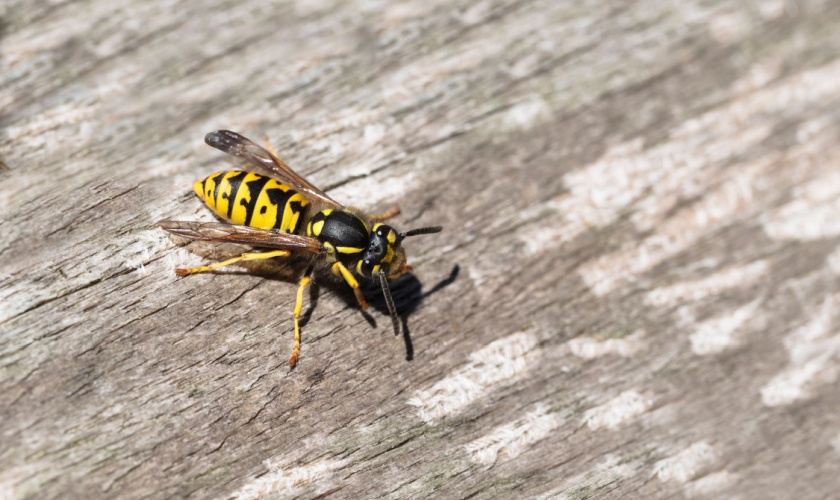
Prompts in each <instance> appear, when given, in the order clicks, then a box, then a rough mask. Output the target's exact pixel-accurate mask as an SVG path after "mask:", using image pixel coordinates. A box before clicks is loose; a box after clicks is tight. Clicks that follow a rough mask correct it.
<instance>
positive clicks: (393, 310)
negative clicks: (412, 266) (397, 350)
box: [379, 271, 400, 336]
mask: <svg viewBox="0 0 840 500" xmlns="http://www.w3.org/2000/svg"><path fill="white" fill-rule="evenodd" d="M379 284H380V285H382V294H383V295H385V303H386V304H388V313H389V314H390V315H391V323H393V325H394V336H397V335H399V334H400V319H399V316H397V306H395V305H394V298H393V297H391V287H389V286H388V278H387V277H386V276H385V273H384V272H381V271H380V273H379Z"/></svg>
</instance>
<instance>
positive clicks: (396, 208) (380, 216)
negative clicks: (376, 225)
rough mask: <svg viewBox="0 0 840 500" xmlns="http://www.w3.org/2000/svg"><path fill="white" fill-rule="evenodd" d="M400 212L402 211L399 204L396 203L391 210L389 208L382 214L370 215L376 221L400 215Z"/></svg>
mask: <svg viewBox="0 0 840 500" xmlns="http://www.w3.org/2000/svg"><path fill="white" fill-rule="evenodd" d="M399 213H400V207H399V205H394V206H393V207H391V209H390V210H388V211H387V212H385V213H381V214H378V215H376V214H371V215H370V216H369V217H370V219H371V220H374V221H377V222H378V221H383V220H388V219H390V218H391V217H393V216H395V215H399Z"/></svg>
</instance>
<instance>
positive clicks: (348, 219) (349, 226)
mask: <svg viewBox="0 0 840 500" xmlns="http://www.w3.org/2000/svg"><path fill="white" fill-rule="evenodd" d="M204 142H206V143H207V144H208V145H210V146H212V147H214V148H216V149H218V150H220V151H222V152H224V153H227V154H230V155H233V156H236V157H239V158H242V159H244V160H246V161H247V162H248V163H249V165H251V166H253V167H257V168H258V169H259V170H260V171H261V173H257V172H250V171H240V170H231V171H225V172H217V173H215V174H212V175H210V176H208V177H206V178H204V179H202V180H199V181H197V182H196V183H195V184H193V191H195V193H196V194H197V195H198V197H199V198H201V200H202V201H203V202H204V203H205V204H206V205H207V207H208V208H210V209H211V210H212V211H213V212H214V213H215V215H216V216H217V217H218V218H219V219H221V220H222V221H224V222H191V221H162V222H160V223H159V224H160V226H161V227H162V228H163V229H165V230H166V231H169V232H170V233H173V234H176V235H178V236H182V237H185V238H188V239H191V240H199V241H213V242H227V243H239V244H245V245H249V246H251V247H253V248H255V249H260V250H262V251H249V252H245V253H243V254H242V255H240V256H238V257H235V258H232V259H229V260H225V261H223V262H217V263H214V264H210V265H205V266H199V267H193V268H189V269H180V268H179V269H176V270H175V272H176V274H177V275H178V276H187V275H190V274H195V273H202V272H206V271H212V270H214V269H219V268H220V267H224V266H228V265H230V264H234V263H236V262H241V261H254V260H262V259H270V258H274V257H292V256H293V255H297V256H303V257H304V258H306V259H308V261H309V265H308V267H307V268H306V271H305V272H304V274H303V276H302V277H301V278H300V282H299V286H298V292H297V299H296V301H295V309H294V331H295V337H294V347H293V349H292V357H291V358H290V359H289V365H290V366H291V367H294V366H295V364H296V363H297V360H298V356H299V354H300V325H299V323H298V320H299V318H300V312H301V308H302V305H303V291H304V289H305V288H306V286H307V285H308V284H309V283H310V281H311V279H312V277H313V275H314V276H318V275H327V276H329V275H333V276H335V277H338V278H340V279H341V280H343V281H344V282H346V283H347V284H348V285H349V286H350V287H351V288H352V289H353V292H354V294H355V296H356V300H357V301H358V303H359V305H360V306H361V308H362V309H367V302H366V301H365V298H364V296H363V295H362V290H361V286H360V284H359V281H360V280H373V281H374V282H375V281H378V282H379V285H380V286H381V287H382V292H383V295H384V297H385V302H386V304H387V306H388V312H389V314H390V317H391V322H392V323H393V327H394V333H395V334H397V335H398V334H399V331H400V330H399V328H400V327H399V320H398V317H397V309H396V306H395V305H394V300H393V298H392V297H391V292H390V288H389V285H388V282H389V280H394V279H396V278H398V277H399V276H402V275H403V274H405V273H406V272H409V271H411V270H412V269H411V267H410V266H409V265H408V264H407V263H406V256H405V249H404V248H403V247H402V241H403V240H404V239H405V238H407V237H409V236H416V235H420V234H431V233H437V232H440V231H441V230H442V228H441V227H440V226H434V227H422V228H419V229H412V230H411V231H406V232H404V233H401V232H399V231H397V230H396V229H394V228H393V227H391V226H389V225H386V224H383V221H385V220H387V219H389V218H391V217H393V216H395V215H397V214H398V213H399V207H394V208H392V209H391V210H389V211H387V212H385V213H383V214H380V215H372V214H368V213H365V212H363V211H361V210H358V209H356V208H352V207H347V206H344V205H342V204H340V203H338V202H337V201H335V200H333V199H332V198H330V197H329V196H327V195H326V194H325V193H324V192H323V191H321V190H320V189H318V188H317V187H315V186H314V185H312V184H311V183H309V182H308V181H307V180H306V179H304V178H303V177H301V176H300V175H298V174H297V173H295V171H294V170H292V169H291V168H289V166H288V165H286V164H285V163H283V161H282V160H280V158H279V157H278V155H277V153H276V152H275V151H274V149H273V148H272V147H271V145H270V144H268V143H267V144H266V147H267V148H268V149H264V148H262V147H260V146H258V145H256V144H254V143H253V142H252V141H250V140H249V139H246V138H245V137H243V136H241V135H239V134H237V133H235V132H231V131H229V130H218V131H216V132H210V133H209V134H207V135H206V136H205V137H204Z"/></svg>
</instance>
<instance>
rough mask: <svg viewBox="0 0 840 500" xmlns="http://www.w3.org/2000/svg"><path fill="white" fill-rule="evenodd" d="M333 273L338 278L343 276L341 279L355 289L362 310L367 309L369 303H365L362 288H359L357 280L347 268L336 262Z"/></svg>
mask: <svg viewBox="0 0 840 500" xmlns="http://www.w3.org/2000/svg"><path fill="white" fill-rule="evenodd" d="M332 272H333V274H335V275H336V276H337V275H339V274H341V277H342V278H344V281H346V282H347V284H348V285H350V288H352V289H353V293H355V294H356V300H357V301H359V305H360V306H361V307H362V309H367V306H368V305H367V301H365V298H364V297H363V296H362V288H361V287H360V286H359V282H358V281H356V278H355V277H354V276H353V275H352V274H351V273H350V271H348V270H347V268H346V267H344V264H342V263H341V262H336V263H335V264H333V265H332Z"/></svg>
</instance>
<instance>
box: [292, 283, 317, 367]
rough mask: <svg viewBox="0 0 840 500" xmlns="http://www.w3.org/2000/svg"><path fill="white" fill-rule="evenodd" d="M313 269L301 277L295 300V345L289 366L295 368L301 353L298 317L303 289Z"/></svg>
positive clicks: (301, 304)
mask: <svg viewBox="0 0 840 500" xmlns="http://www.w3.org/2000/svg"><path fill="white" fill-rule="evenodd" d="M311 272H312V270H311V269H310V270H308V271H306V274H305V275H304V276H303V278H301V279H300V288H298V293H297V300H296V301H295V346H294V348H292V357H291V359H289V366H290V367H292V368H294V367H295V364H297V360H298V354H300V325H299V324H298V318H300V310H301V308H302V307H303V289H304V288H306V285H308V284H309V275H310V273H311Z"/></svg>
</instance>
